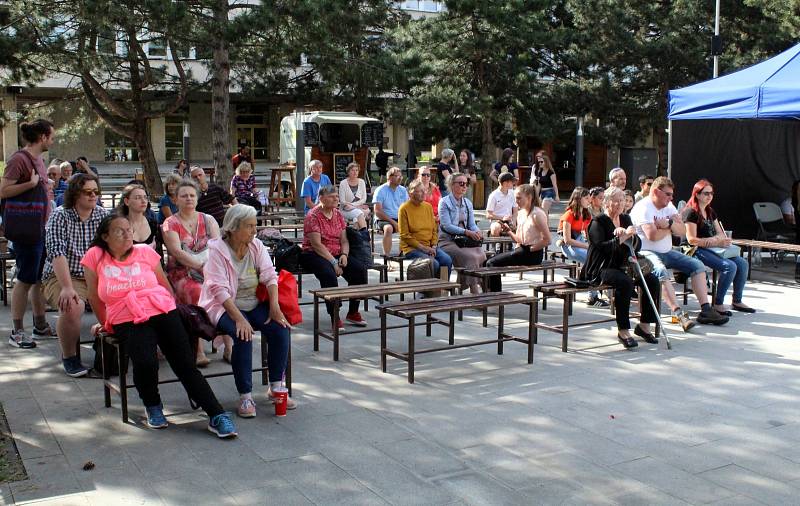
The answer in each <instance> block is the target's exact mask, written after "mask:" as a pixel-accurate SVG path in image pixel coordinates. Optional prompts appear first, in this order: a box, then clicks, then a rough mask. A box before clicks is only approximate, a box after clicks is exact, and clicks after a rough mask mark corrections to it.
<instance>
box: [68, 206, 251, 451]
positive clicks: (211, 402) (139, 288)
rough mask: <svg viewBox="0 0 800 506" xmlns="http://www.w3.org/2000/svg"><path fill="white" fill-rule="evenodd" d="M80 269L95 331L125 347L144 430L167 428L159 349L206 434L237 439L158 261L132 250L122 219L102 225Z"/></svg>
mask: <svg viewBox="0 0 800 506" xmlns="http://www.w3.org/2000/svg"><path fill="white" fill-rule="evenodd" d="M81 265H82V266H83V269H84V274H85V277H86V285H87V289H88V292H89V293H88V298H89V302H90V303H91V305H92V309H93V310H94V312H95V314H96V315H97V319H98V321H99V322H100V323H99V324H98V325H96V326H95V328H94V329H93V330H94V332H95V333H97V332H98V331H99V330H100V329H102V328H104V329H106V330H107V331H113V332H114V334H116V335H117V336H118V337H119V338H120V340H122V341H123V342H124V343H125V349H126V350H127V352H128V355H129V356H130V358H131V362H132V363H133V382H134V384H135V386H136V390H137V391H138V392H139V397H141V399H142V402H144V405H145V409H146V410H147V425H148V426H149V427H151V428H154V429H161V428H164V427H166V426H167V419H166V418H165V417H164V412H163V406H162V404H161V397H160V396H159V394H158V359H157V358H156V345H157V346H158V347H159V348H160V349H161V351H162V352H163V353H164V356H166V358H167V361H168V362H169V365H170V367H172V370H173V372H175V375H176V376H177V377H178V379H179V380H180V381H181V383H182V384H183V387H184V388H185V389H186V393H187V394H188V395H189V397H190V398H191V399H193V400H194V401H195V402H197V403H198V404H199V405H200V406H201V407H202V408H203V410H204V411H205V412H206V413H207V414H208V416H209V418H210V419H211V420H210V422H209V425H208V429H209V430H210V431H211V432H214V433H215V434H217V435H218V436H219V437H233V436H235V435H236V428H235V427H234V425H233V422H232V421H231V419H230V416H229V415H228V414H227V413H225V411H224V410H223V409H222V406H221V405H220V403H219V401H217V398H216V397H215V396H214V392H212V391H211V387H210V386H209V385H208V382H207V381H206V380H205V378H204V377H203V375H202V374H200V372H199V371H198V370H197V368H195V365H194V360H193V357H192V349H191V346H190V344H189V336H188V334H187V333H186V329H185V328H184V327H183V323H182V321H181V318H180V316H179V315H178V311H177V310H176V309H175V299H174V296H173V293H172V288H171V286H170V284H169V281H168V280H167V277H166V275H165V274H164V271H163V269H162V268H161V258H160V257H159V256H158V253H156V252H155V251H154V250H153V249H152V248H150V247H149V246H147V245H144V244H137V245H135V246H134V245H133V228H132V227H131V224H130V222H129V221H128V219H127V218H126V217H125V216H124V215H122V214H119V213H112V214H110V215H109V216H107V217H105V218H104V219H103V221H101V222H100V225H99V226H98V228H97V234H96V235H95V238H94V241H92V243H91V245H90V248H89V250H88V251H87V252H86V254H85V255H84V257H83V259H82V260H81Z"/></svg>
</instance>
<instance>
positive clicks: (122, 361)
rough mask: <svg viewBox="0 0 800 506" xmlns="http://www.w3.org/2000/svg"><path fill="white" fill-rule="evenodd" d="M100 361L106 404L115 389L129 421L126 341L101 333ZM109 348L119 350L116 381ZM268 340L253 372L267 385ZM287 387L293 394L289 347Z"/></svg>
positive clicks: (213, 375) (263, 341)
mask: <svg viewBox="0 0 800 506" xmlns="http://www.w3.org/2000/svg"><path fill="white" fill-rule="evenodd" d="M100 339H101V346H100V350H99V352H100V363H101V364H103V370H102V371H101V373H102V375H103V398H104V400H105V406H106V407H107V408H110V407H111V392H112V391H113V392H114V393H116V394H117V395H119V398H120V407H121V408H122V422H123V423H128V389H129V388H135V385H133V384H128V353H127V351H126V349H125V343H124V342H123V341H122V340H120V339H118V338H117V337H116V336H115V335H114V334H108V333H105V332H102V333H101V334H100ZM109 348H113V349H116V352H117V366H118V367H119V369H118V371H119V375H118V377H117V379H116V381H115V380H114V379H113V377H112V375H111V373H110V371H106V370H105V365H106V358H105V354H106V353H107V352H108V350H109ZM267 351H268V346H267V340H266V339H264V336H261V367H254V368H253V373H258V372H260V373H261V384H262V385H267V384H268V383H269V376H268V374H267V371H268V369H269V367H268V362H267ZM232 375H233V370H232V369H231V370H230V371H228V372H218V373H207V374H203V377H204V378H218V377H220V376H232ZM179 382H180V380H179V379H178V378H168V379H159V380H158V384H159V385H165V384H167V383H179ZM286 387H287V388H288V389H289V395H292V348H291V346H290V347H289V357H288V359H287V363H286Z"/></svg>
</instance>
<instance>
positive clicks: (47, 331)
mask: <svg viewBox="0 0 800 506" xmlns="http://www.w3.org/2000/svg"><path fill="white" fill-rule="evenodd" d="M33 338H34V339H40V338H42V339H58V334H56V331H55V330H54V329H53V327H51V326H50V324H49V323H47V324H45V326H44V328H43V329H40V328H38V327H36V325H34V326H33Z"/></svg>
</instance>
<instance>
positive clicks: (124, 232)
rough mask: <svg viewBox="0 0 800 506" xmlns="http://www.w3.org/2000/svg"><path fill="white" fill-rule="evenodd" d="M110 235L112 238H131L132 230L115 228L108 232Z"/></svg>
mask: <svg viewBox="0 0 800 506" xmlns="http://www.w3.org/2000/svg"><path fill="white" fill-rule="evenodd" d="M110 234H111V235H113V236H114V237H120V238H121V237H125V236H126V235H129V236H131V237H133V230H131V229H129V228H115V229H114V230H112V231H111V232H110Z"/></svg>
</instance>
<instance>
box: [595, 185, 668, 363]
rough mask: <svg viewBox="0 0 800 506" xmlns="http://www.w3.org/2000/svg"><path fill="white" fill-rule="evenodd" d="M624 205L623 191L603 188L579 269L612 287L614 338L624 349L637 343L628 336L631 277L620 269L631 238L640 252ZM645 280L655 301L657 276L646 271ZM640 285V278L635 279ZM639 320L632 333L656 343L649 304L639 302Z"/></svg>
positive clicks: (654, 320) (625, 258)
mask: <svg viewBox="0 0 800 506" xmlns="http://www.w3.org/2000/svg"><path fill="white" fill-rule="evenodd" d="M624 206H625V194H624V193H623V191H622V190H620V189H619V188H615V187H611V188H609V189H607V190H606V192H605V196H604V197H603V210H604V211H605V212H604V213H603V214H601V215H599V216H596V217H595V218H594V219H593V220H592V222H591V223H590V224H589V251H588V253H587V258H586V263H585V264H583V269H581V273H580V277H581V279H584V280H587V281H589V282H590V283H592V284H595V285H596V284H601V283H602V284H607V285H611V286H613V287H614V309H615V310H616V318H617V338H618V339H619V342H620V343H622V345H623V346H625V348H635V347H636V346H638V344H637V343H636V340H635V339H634V338H633V336H631V332H630V328H631V323H630V317H629V314H630V307H631V296H632V295H633V289H634V280H632V279H631V278H630V276H628V274H626V273H625V272H624V270H623V268H624V266H625V265H626V264H627V263H628V257H629V256H630V251H629V250H628V246H627V245H626V244H625V242H626V241H629V240H630V241H632V244H633V246H634V249H635V250H636V251H639V248H640V247H641V241H640V240H639V237H638V236H637V235H636V229H635V228H634V227H633V225H632V223H631V218H630V216H628V215H627V214H622V211H623V208H624ZM644 277H645V282H646V283H647V287H648V289H649V290H650V293H651V294H652V296H653V300H656V298H657V297H658V293H659V288H660V287H659V282H658V278H657V277H656V276H654V275H653V274H650V273H648V274H646V275H645V276H644ZM635 283H636V284H638V285H639V286H641V281H640V280H636V281H635ZM642 306H643V307H642V315H641V318H640V320H641V323H639V325H637V326H636V328H635V329H634V331H633V333H634V334H636V335H637V336H639V337H641V338H642V339H643V340H645V341H647V342H648V343H657V342H658V339H656V337H655V336H654V335H653V334H652V333H651V332H650V324H651V323H655V322H656V321H657V320H656V318H657V317H658V315H656V314H655V313H654V311H653V308H652V307H651V306H650V304H642Z"/></svg>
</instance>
